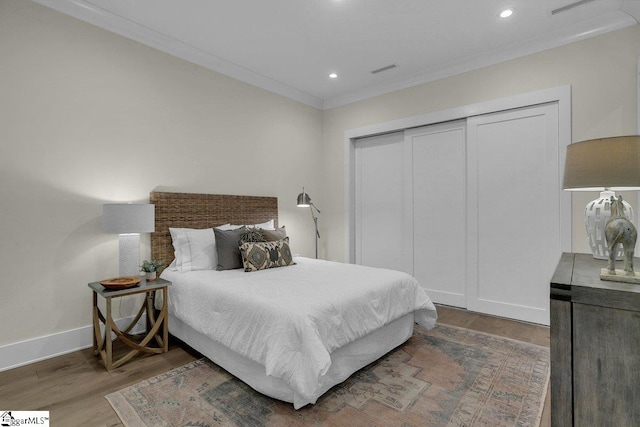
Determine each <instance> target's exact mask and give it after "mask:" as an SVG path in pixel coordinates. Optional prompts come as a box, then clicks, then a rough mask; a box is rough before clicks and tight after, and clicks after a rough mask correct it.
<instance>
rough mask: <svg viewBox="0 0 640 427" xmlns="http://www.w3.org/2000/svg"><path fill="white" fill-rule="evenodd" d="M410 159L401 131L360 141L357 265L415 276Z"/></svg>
mask: <svg viewBox="0 0 640 427" xmlns="http://www.w3.org/2000/svg"><path fill="white" fill-rule="evenodd" d="M410 156H411V153H410V152H409V151H408V150H406V149H405V142H404V133H402V132H400V133H395V134H390V135H382V136H376V137H371V138H363V139H360V140H358V141H356V144H355V187H356V188H355V194H356V200H355V202H356V203H355V205H356V206H355V229H356V230H355V231H356V233H355V249H356V264H362V265H368V266H372V267H381V268H389V269H393V270H400V271H405V272H407V273H409V274H412V273H413V265H412V259H413V258H412V257H411V245H412V241H413V239H412V230H411V211H410V209H408V208H407V206H409V207H410V204H409V203H410V198H411V193H410V190H411V157H410Z"/></svg>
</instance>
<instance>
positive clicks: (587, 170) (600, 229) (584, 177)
mask: <svg viewBox="0 0 640 427" xmlns="http://www.w3.org/2000/svg"><path fill="white" fill-rule="evenodd" d="M563 188H564V189H565V190H570V191H600V196H599V197H598V198H597V199H595V200H593V201H591V202H589V203H588V204H587V206H586V207H585V212H584V221H585V227H586V230H587V239H588V243H589V246H590V247H591V252H592V254H593V257H594V258H597V259H607V258H608V257H609V251H608V249H607V243H606V241H605V235H604V230H605V225H606V223H607V220H608V219H609V218H610V217H611V206H610V200H611V197H612V196H614V197H615V192H616V191H626V190H640V136H639V135H632V136H618V137H611V138H600V139H592V140H588V141H582V142H576V143H575V144H571V145H569V146H568V147H567V158H566V162H565V171H564V183H563ZM623 203H624V205H625V216H626V217H627V218H628V219H629V220H630V221H632V222H635V221H634V213H633V208H632V207H631V205H630V204H629V203H627V202H626V201H624V202H623ZM616 257H617V258H619V259H622V257H623V254H622V249H621V247H619V249H618V253H617V254H616Z"/></svg>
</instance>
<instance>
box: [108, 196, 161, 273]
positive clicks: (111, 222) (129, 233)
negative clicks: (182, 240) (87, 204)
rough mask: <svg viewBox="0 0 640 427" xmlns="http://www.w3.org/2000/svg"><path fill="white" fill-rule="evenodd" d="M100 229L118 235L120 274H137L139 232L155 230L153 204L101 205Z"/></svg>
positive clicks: (138, 271) (138, 269)
mask: <svg viewBox="0 0 640 427" xmlns="http://www.w3.org/2000/svg"><path fill="white" fill-rule="evenodd" d="M102 230H103V231H104V232H105V233H113V234H118V235H119V241H120V243H119V252H120V258H119V260H120V263H119V266H120V267H119V272H120V276H139V275H140V233H153V232H154V231H155V205H151V204H132V203H122V204H107V205H102Z"/></svg>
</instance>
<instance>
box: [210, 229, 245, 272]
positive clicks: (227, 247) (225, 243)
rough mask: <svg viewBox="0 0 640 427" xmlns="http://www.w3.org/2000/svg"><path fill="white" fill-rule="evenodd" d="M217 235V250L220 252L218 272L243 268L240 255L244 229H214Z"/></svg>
mask: <svg viewBox="0 0 640 427" xmlns="http://www.w3.org/2000/svg"><path fill="white" fill-rule="evenodd" d="M213 232H214V233H215V235H216V250H217V251H218V267H217V268H216V270H218V271H221V270H234V269H236V268H242V267H243V266H242V256H241V255H240V239H241V237H242V233H243V232H244V227H243V228H239V229H237V230H218V229H216V228H214V229H213Z"/></svg>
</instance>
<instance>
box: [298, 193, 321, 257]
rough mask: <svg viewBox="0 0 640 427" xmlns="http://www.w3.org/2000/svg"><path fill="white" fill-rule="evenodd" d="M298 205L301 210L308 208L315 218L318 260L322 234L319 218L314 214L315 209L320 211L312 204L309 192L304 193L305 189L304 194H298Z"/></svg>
mask: <svg viewBox="0 0 640 427" xmlns="http://www.w3.org/2000/svg"><path fill="white" fill-rule="evenodd" d="M297 204H298V207H299V208H307V207H308V208H309V209H310V210H311V217H312V218H313V223H314V224H315V227H316V233H315V238H316V259H318V239H319V238H320V232H319V231H318V217H317V216H316V214H315V213H314V212H313V210H314V209H315V210H316V211H317V212H318V213H320V209H318V208H316V206H315V205H314V204H313V203H312V202H311V197H309V194H307V192H306V191H304V187H302V193H300V194H298V201H297Z"/></svg>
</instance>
